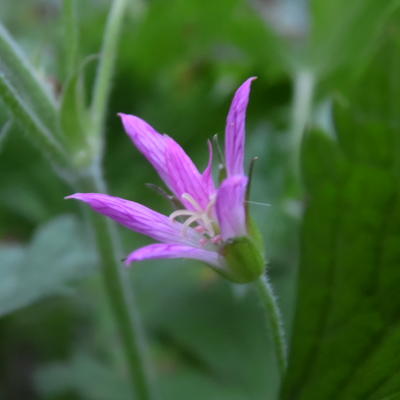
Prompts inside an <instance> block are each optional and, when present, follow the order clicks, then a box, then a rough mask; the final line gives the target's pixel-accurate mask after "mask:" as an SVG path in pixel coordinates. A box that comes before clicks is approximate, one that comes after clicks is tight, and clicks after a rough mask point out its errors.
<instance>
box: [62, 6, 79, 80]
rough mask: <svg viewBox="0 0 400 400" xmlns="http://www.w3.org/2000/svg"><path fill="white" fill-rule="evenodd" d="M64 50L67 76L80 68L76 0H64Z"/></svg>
mask: <svg viewBox="0 0 400 400" xmlns="http://www.w3.org/2000/svg"><path fill="white" fill-rule="evenodd" d="M63 23H64V52H65V63H66V67H65V68H66V71H65V72H66V74H65V76H66V78H69V77H71V76H72V74H74V73H75V71H76V70H77V68H78V36H79V34H78V33H79V30H78V26H79V25H78V18H77V14H76V0H64V3H63Z"/></svg>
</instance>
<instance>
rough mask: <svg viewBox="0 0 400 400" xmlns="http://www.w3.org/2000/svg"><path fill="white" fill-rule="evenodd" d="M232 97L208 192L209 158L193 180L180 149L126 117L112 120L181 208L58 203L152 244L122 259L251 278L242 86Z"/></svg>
mask: <svg viewBox="0 0 400 400" xmlns="http://www.w3.org/2000/svg"><path fill="white" fill-rule="evenodd" d="M254 79H255V78H249V79H247V80H246V81H245V82H244V83H243V84H242V85H241V86H240V87H239V89H238V90H237V91H236V93H235V96H234V98H233V101H232V104H231V106H230V110H229V113H228V117H227V123H226V131H225V174H224V175H225V178H224V179H223V181H222V182H221V184H220V186H219V187H216V185H215V183H214V179H213V176H212V161H213V151H212V145H211V144H210V142H209V162H208V165H207V167H206V169H205V170H204V171H203V172H202V173H201V172H199V170H198V169H197V167H196V166H195V165H194V163H193V162H192V160H191V159H190V158H189V156H188V155H187V154H186V153H185V151H184V150H183V149H182V147H181V146H180V145H179V144H178V143H177V142H175V141H174V140H173V139H172V138H171V137H169V136H167V135H165V134H160V133H158V132H157V131H156V130H155V129H154V128H153V127H151V126H150V125H149V124H148V123H147V122H145V121H144V120H142V119H140V118H139V117H136V116H134V115H128V114H119V115H120V117H121V119H122V123H123V125H124V128H125V130H126V132H127V134H128V135H129V137H130V138H131V140H132V142H133V143H134V145H135V146H136V147H137V148H138V149H139V151H140V152H141V153H142V154H143V155H144V156H145V157H146V158H147V160H148V161H149V162H150V163H151V164H152V165H153V167H154V168H155V169H156V171H157V172H158V174H159V175H160V177H161V179H162V180H163V181H164V183H165V184H166V186H167V187H168V188H169V189H170V191H171V192H172V193H173V195H174V197H175V199H176V200H178V202H179V204H180V205H181V207H182V208H181V209H178V210H176V211H174V212H172V214H171V215H169V216H166V215H163V214H160V213H158V212H156V211H154V210H151V209H149V208H147V207H145V206H144V205H142V204H139V203H136V202H133V201H129V200H125V199H122V198H119V197H114V196H109V195H107V194H101V193H75V194H73V195H71V196H68V197H66V198H68V199H77V200H81V201H83V202H85V203H88V204H89V205H90V206H91V207H92V209H93V210H95V211H97V212H99V213H101V214H103V215H105V216H107V217H109V218H111V219H113V220H115V221H116V222H118V223H120V224H121V225H124V226H125V227H127V228H128V229H131V230H133V231H135V232H138V233H141V234H143V235H146V236H149V237H151V238H153V239H155V240H156V241H157V242H158V243H154V244H150V245H148V246H145V247H142V248H139V249H137V250H135V251H133V252H132V253H131V254H129V255H128V257H127V258H126V260H125V263H126V264H127V265H129V264H131V263H132V262H135V261H142V260H148V259H158V258H191V259H196V260H200V261H202V262H204V263H206V264H208V265H209V266H211V267H212V268H213V269H214V270H216V271H217V272H219V273H220V274H222V275H223V276H225V277H227V278H228V279H230V280H233V281H235V282H248V281H251V280H254V279H256V278H257V277H258V276H259V275H260V274H261V273H262V271H263V269H264V261H263V258H262V256H261V253H260V252H259V250H258V249H257V246H256V245H255V244H254V240H253V239H252V237H251V234H250V232H249V230H250V227H249V218H248V216H247V213H246V206H245V197H246V189H247V184H248V178H247V177H246V175H245V173H244V147H245V119H246V109H247V104H248V100H249V94H250V86H251V83H252V81H253V80H254Z"/></svg>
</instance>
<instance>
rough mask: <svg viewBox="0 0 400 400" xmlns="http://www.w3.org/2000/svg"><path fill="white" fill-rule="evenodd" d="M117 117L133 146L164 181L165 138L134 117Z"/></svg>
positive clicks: (121, 114)
mask: <svg viewBox="0 0 400 400" xmlns="http://www.w3.org/2000/svg"><path fill="white" fill-rule="evenodd" d="M118 115H119V116H120V117H121V120H122V124H123V125H124V128H125V131H126V133H127V134H128V135H129V137H130V138H131V140H132V142H133V144H134V145H135V146H136V147H137V148H138V150H139V151H140V152H141V153H142V154H143V155H144V156H145V157H146V158H147V160H148V161H149V162H150V163H151V164H152V165H153V167H154V168H155V170H156V171H157V172H158V174H159V175H160V177H161V179H163V180H164V181H166V179H167V175H168V173H167V170H166V165H165V148H166V141H165V136H164V135H161V134H159V133H158V132H157V131H156V130H155V129H154V128H153V127H152V126H151V125H149V124H148V123H147V122H146V121H144V120H143V119H141V118H139V117H136V116H135V115H129V114H123V113H119V114H118Z"/></svg>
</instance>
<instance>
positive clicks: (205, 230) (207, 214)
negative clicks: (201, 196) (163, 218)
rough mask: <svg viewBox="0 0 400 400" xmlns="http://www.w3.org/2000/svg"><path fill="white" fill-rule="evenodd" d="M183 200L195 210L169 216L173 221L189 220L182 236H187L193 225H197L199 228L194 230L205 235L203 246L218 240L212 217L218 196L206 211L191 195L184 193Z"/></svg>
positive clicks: (184, 210)
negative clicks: (210, 241)
mask: <svg viewBox="0 0 400 400" xmlns="http://www.w3.org/2000/svg"><path fill="white" fill-rule="evenodd" d="M181 198H182V199H184V200H187V201H188V202H189V203H190V204H191V205H192V206H193V208H194V209H195V210H193V211H192V210H187V209H183V210H177V211H174V212H173V213H172V214H171V215H170V216H169V218H170V219H171V220H172V221H173V220H175V219H176V218H178V217H185V218H187V219H186V221H185V222H184V223H183V228H182V235H184V236H186V235H187V232H188V229H189V228H190V227H191V225H192V224H194V223H196V224H197V226H195V227H194V228H193V229H195V230H196V231H197V232H199V233H201V234H203V235H205V237H203V239H201V241H200V244H201V245H205V244H206V243H207V242H208V241H209V240H210V239H213V238H216V239H217V236H216V232H215V228H214V226H216V221H214V218H213V217H212V208H213V207H214V204H215V201H216V195H213V196H212V197H211V199H210V201H209V203H208V204H207V207H206V208H205V210H204V209H202V208H201V206H200V205H199V203H198V202H197V201H196V200H195V199H194V198H193V197H192V196H191V195H190V194H189V193H183V194H182V196H181ZM216 241H218V239H217V240H216ZM214 243H215V242H214Z"/></svg>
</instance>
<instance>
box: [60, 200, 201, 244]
mask: <svg viewBox="0 0 400 400" xmlns="http://www.w3.org/2000/svg"><path fill="white" fill-rule="evenodd" d="M66 199H77V200H81V201H83V202H85V203H87V204H89V205H90V207H92V208H93V210H95V211H97V212H98V213H100V214H103V215H105V216H107V217H109V218H111V219H113V220H114V221H116V222H118V223H120V224H121V225H123V226H125V227H127V228H128V229H131V230H133V231H135V232H138V233H141V234H143V235H146V236H149V237H151V238H153V239H155V240H158V241H160V242H168V243H183V244H187V245H191V246H200V244H199V243H200V240H201V236H200V235H199V234H198V233H197V232H196V231H195V230H194V229H191V228H189V229H187V230H186V229H185V234H183V232H184V230H183V225H182V224H181V223H179V222H176V221H172V220H171V219H170V218H168V217H167V216H165V215H162V214H160V213H158V212H156V211H153V210H151V209H150V208H147V207H145V206H143V205H141V204H139V203H135V202H133V201H129V200H125V199H121V198H119V197H114V196H109V195H106V194H101V193H75V194H73V195H71V196H67V197H66Z"/></svg>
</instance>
